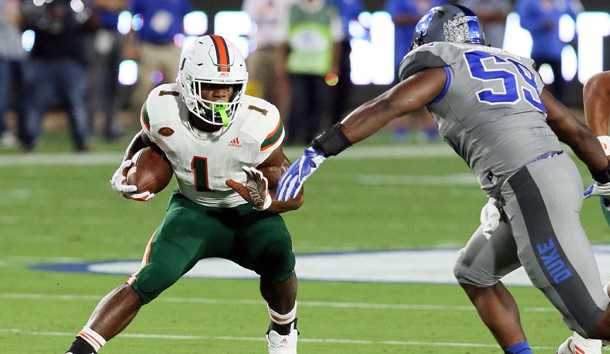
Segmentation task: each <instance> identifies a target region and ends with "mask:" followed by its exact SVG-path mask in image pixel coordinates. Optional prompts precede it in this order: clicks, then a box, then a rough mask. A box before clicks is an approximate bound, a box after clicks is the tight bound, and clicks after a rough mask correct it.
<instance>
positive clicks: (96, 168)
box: [0, 135, 609, 354]
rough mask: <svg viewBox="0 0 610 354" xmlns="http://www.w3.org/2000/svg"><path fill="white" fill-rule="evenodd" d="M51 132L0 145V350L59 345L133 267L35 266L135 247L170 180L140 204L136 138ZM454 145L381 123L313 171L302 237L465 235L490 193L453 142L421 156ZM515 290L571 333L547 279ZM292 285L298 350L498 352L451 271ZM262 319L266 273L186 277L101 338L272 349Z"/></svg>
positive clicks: (339, 241)
mask: <svg viewBox="0 0 610 354" xmlns="http://www.w3.org/2000/svg"><path fill="white" fill-rule="evenodd" d="M47 139H48V140H47V142H46V143H45V144H44V145H43V146H42V147H41V151H40V152H37V153H34V154H30V155H27V156H24V155H21V154H19V153H18V152H16V151H8V152H0V195H2V197H1V198H0V240H1V241H2V243H1V244H2V247H0V278H1V279H2V280H3V281H2V282H0V303H1V304H2V305H1V312H0V353H27V354H34V353H63V351H64V350H65V349H66V348H67V346H68V345H69V343H70V342H71V341H72V338H73V336H74V335H75V334H76V332H78V331H79V330H80V329H81V328H82V326H83V325H84V323H85V321H86V320H87V318H88V316H89V314H90V313H91V311H92V309H93V308H94V307H95V305H96V304H97V302H98V300H99V299H100V298H101V297H102V296H103V295H105V294H106V293H107V292H108V291H110V290H111V289H113V288H114V287H115V286H117V285H118V284H120V283H121V282H123V281H124V280H125V279H126V277H125V276H122V275H97V274H87V273H60V272H49V271H41V270H31V269H30V268H29V266H31V265H33V264H39V263H66V262H94V261H108V260H138V259H139V258H140V257H141V254H142V252H143V250H144V246H145V245H146V242H147V241H148V238H149V236H150V234H151V233H152V231H153V230H154V229H155V227H156V226H157V223H158V222H159V221H160V218H161V217H162V215H163V212H164V208H165V205H166V202H167V198H168V195H169V192H170V188H168V189H167V190H165V191H164V192H162V193H160V194H159V195H158V196H157V197H156V198H155V199H153V200H152V201H150V202H148V203H137V202H132V201H129V200H126V199H123V198H120V197H119V196H118V195H116V194H115V193H114V191H112V189H111V188H110V187H109V185H108V179H109V178H110V176H111V175H112V173H113V172H114V170H115V168H116V166H117V165H118V163H119V160H120V158H121V154H122V149H123V148H124V146H125V145H126V143H127V140H125V141H121V142H119V143H117V144H114V145H104V144H101V143H99V144H97V145H95V146H94V152H92V153H90V154H85V155H78V156H77V155H74V154H72V153H71V152H70V145H69V142H66V140H67V138H66V137H65V136H63V138H62V136H61V135H60V136H50V137H48V138H47ZM126 139H127V138H126ZM444 148H445V146H444V145H443V144H441V143H438V144H433V145H431V146H426V145H423V144H415V143H408V144H391V143H388V142H387V141H386V140H385V139H383V138H373V139H371V141H370V142H365V143H363V144H362V146H357V147H354V148H353V149H351V150H350V151H347V152H346V153H345V154H344V155H340V156H338V157H335V158H332V159H330V160H328V161H327V163H325V165H323V166H322V167H321V169H320V170H319V171H318V172H317V173H316V175H315V176H313V177H312V178H311V179H310V180H309V181H308V183H307V188H306V202H305V205H304V206H303V207H302V208H301V209H300V210H298V211H296V212H292V213H288V214H285V219H286V221H287V223H288V226H289V228H290V229H291V231H292V234H293V240H294V248H295V252H296V253H297V254H308V253H323V252H349V251H368V250H404V249H410V248H431V247H451V246H453V247H459V246H461V245H463V244H465V242H466V241H467V239H468V237H469V236H470V234H471V232H472V231H473V230H474V228H475V227H476V226H477V224H478V217H479V210H480V207H481V206H482V205H483V203H484V202H485V196H484V195H483V193H482V192H481V191H480V190H479V188H478V187H477V186H476V184H475V183H474V177H469V176H470V172H469V171H468V169H467V168H466V166H465V164H464V163H463V162H462V161H461V160H460V159H459V158H458V157H457V156H453V155H446V156H445V155H444V154H430V155H426V153H429V152H439V151H442V150H443V149H444ZM413 152H415V153H414V154H412V153H413ZM288 153H289V155H290V156H289V157H290V158H291V159H294V158H295V157H296V156H297V155H298V154H300V150H299V149H290V150H288ZM392 155H397V156H392ZM411 155H413V156H411ZM380 156H381V157H380ZM583 176H584V177H585V178H584V179H585V183H588V182H590V179H589V178H588V176H587V174H586V173H585V172H584V169H583ZM470 178H471V179H470ZM598 208H599V207H598V205H597V202H596V201H595V202H586V203H585V205H584V208H583V214H582V221H583V225H584V227H585V229H586V230H587V232H588V233H589V235H590V238H591V240H592V242H594V243H605V242H608V241H609V238H608V226H607V225H606V224H605V222H604V221H603V219H602V218H601V216H600V213H599V209H598ZM510 289H511V290H512V291H513V292H514V295H515V297H516V299H517V301H518V303H519V305H520V307H521V309H522V319H523V322H524V325H525V328H526V331H527V333H528V335H529V340H530V343H531V344H532V345H533V346H534V347H535V348H537V350H535V351H536V352H537V353H555V348H556V347H557V346H558V345H559V344H560V343H561V342H562V341H563V340H564V339H565V337H566V336H567V335H569V333H570V332H569V331H568V329H567V328H566V327H565V326H564V325H563V322H562V321H561V318H560V316H559V314H558V313H557V312H556V311H555V310H554V309H553V308H552V307H551V305H550V303H548V302H547V300H546V299H545V298H544V297H543V296H542V295H541V294H540V293H539V292H538V291H537V290H535V289H533V288H531V287H517V286H513V287H510ZM298 298H299V312H298V317H299V329H300V332H301V336H300V344H299V353H301V354H314V353H316V354H317V353H332V354H335V353H350V354H365V353H366V354H368V353H439V354H444V353H470V354H484V353H500V352H501V351H500V349H499V348H498V347H497V346H496V345H495V341H494V340H493V338H492V337H491V335H490V334H489V333H488V331H487V329H486V328H485V327H484V326H483V324H482V323H481V322H480V320H479V319H478V317H477V315H476V313H475V311H474V310H473V309H472V306H471V305H470V303H469V301H468V299H467V298H466V296H465V294H463V292H462V290H461V289H460V288H459V286H458V285H457V284H446V285H438V284H416V283H404V284H400V283H367V282H345V281H344V282H335V281H301V282H300V286H299V297H298ZM267 324H268V318H267V313H266V307H265V305H264V303H263V301H262V300H261V298H260V296H259V294H258V283H257V281H256V280H253V279H193V278H188V279H183V280H181V281H180V282H178V283H177V284H176V285H175V286H174V287H172V288H170V289H169V290H168V291H167V292H166V293H164V294H162V295H161V296H160V297H159V298H158V299H157V300H155V301H154V302H153V303H151V304H149V305H147V306H145V307H144V308H143V309H142V310H141V311H140V313H139V315H138V317H136V319H135V320H134V322H133V323H132V324H131V325H130V326H129V327H128V328H127V330H126V331H125V332H124V333H123V334H121V335H120V336H119V337H117V338H116V339H114V340H112V341H110V342H109V343H108V344H107V345H106V347H105V348H104V349H103V350H102V353H107V354H111V353H130V354H145V353H146V354H151V353H215V354H219V353H240V354H250V353H251V354H254V353H266V348H265V346H266V343H265V341H264V332H265V329H266V326H267Z"/></svg>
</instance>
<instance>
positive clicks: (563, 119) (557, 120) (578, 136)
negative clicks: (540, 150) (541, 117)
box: [542, 89, 610, 183]
mask: <svg viewBox="0 0 610 354" xmlns="http://www.w3.org/2000/svg"><path fill="white" fill-rule="evenodd" d="M542 103H543V104H544V107H545V108H546V111H547V123H548V124H549V126H550V127H551V129H553V131H554V132H555V134H557V137H559V140H561V141H562V142H564V143H566V144H568V145H569V146H570V148H572V150H573V151H574V153H575V154H576V156H578V158H579V159H580V160H582V162H584V163H585V164H586V165H587V166H588V167H589V170H591V172H592V174H593V177H594V178H595V177H596V174H599V175H600V178H601V177H602V176H601V175H603V174H604V173H606V174H607V173H608V171H607V169H608V159H607V158H606V155H605V154H604V150H603V149H602V147H601V145H600V144H599V142H598V141H597V139H596V137H595V134H594V133H593V131H592V130H591V129H589V127H587V125H586V124H585V123H584V122H583V120H581V119H579V118H578V117H576V116H575V115H574V114H573V113H572V112H571V111H570V110H569V109H568V108H567V107H566V106H564V105H563V104H562V103H561V102H559V101H557V99H555V97H553V95H551V94H550V93H549V92H548V91H547V90H546V89H544V90H543V91H542ZM596 180H597V178H596ZM598 182H602V181H599V180H598ZM608 182H610V176H608V180H607V181H604V182H602V183H608Z"/></svg>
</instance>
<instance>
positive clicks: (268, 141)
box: [261, 120, 284, 151]
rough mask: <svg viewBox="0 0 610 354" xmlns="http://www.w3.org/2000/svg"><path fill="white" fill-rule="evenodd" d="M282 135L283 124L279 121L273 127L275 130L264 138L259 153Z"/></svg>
mask: <svg viewBox="0 0 610 354" xmlns="http://www.w3.org/2000/svg"><path fill="white" fill-rule="evenodd" d="M282 133H284V124H283V123H282V121H281V120H280V121H278V123H277V125H276V126H275V129H273V131H272V132H271V133H269V134H268V135H267V136H266V137H265V140H264V141H263V143H262V144H261V151H265V150H267V149H269V148H270V147H271V146H273V145H274V144H275V143H277V141H278V140H280V137H281V136H282Z"/></svg>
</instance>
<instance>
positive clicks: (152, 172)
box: [127, 147, 173, 193]
mask: <svg viewBox="0 0 610 354" xmlns="http://www.w3.org/2000/svg"><path fill="white" fill-rule="evenodd" d="M131 160H132V165H131V167H130V168H129V170H127V184H132V185H135V186H137V187H138V190H137V191H136V192H137V193H142V192H146V191H148V192H150V193H159V192H161V191H162V190H163V189H164V188H165V187H167V185H168V184H169V181H171V179H172V175H173V171H172V166H171V165H170V163H169V162H168V161H167V160H166V159H165V158H164V157H163V156H161V155H160V154H159V153H157V152H156V151H155V150H153V149H152V148H150V147H146V148H144V149H142V150H140V151H138V152H137V153H136V154H135V155H133V157H132V158H131Z"/></svg>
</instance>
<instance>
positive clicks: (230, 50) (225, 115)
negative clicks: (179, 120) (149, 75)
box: [177, 35, 248, 127]
mask: <svg viewBox="0 0 610 354" xmlns="http://www.w3.org/2000/svg"><path fill="white" fill-rule="evenodd" d="M177 81H178V84H179V86H180V90H181V91H182V92H181V93H182V95H181V96H182V100H183V101H184V103H185V104H186V106H187V108H188V110H189V111H190V112H191V113H193V114H194V115H195V116H197V117H199V118H201V119H202V120H204V121H205V122H207V123H209V124H212V125H221V126H225V127H226V126H228V125H229V124H231V122H233V120H234V119H235V113H236V112H237V110H238V109H239V106H240V104H241V99H242V96H243V95H244V92H245V90H246V84H247V82H248V71H247V70H246V62H245V60H244V58H243V56H242V55H241V53H240V51H239V49H237V47H235V45H233V44H232V43H231V42H229V41H227V40H226V39H225V38H223V37H221V36H217V35H205V36H201V37H199V38H197V39H196V40H195V41H194V42H193V43H192V44H191V45H190V46H189V47H188V48H186V49H184V50H183V52H182V55H181V56H180V63H179V67H178V79H177ZM209 84H221V85H234V91H233V97H232V98H231V100H230V101H229V102H220V101H217V102H214V101H209V100H205V99H203V98H202V97H201V91H202V89H203V85H209Z"/></svg>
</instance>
